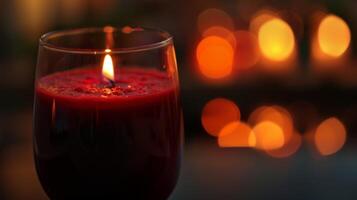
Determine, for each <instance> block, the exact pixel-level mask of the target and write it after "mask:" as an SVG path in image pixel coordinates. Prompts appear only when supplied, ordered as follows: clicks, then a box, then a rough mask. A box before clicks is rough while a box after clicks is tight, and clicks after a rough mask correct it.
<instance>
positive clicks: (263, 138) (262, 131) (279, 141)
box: [253, 121, 284, 150]
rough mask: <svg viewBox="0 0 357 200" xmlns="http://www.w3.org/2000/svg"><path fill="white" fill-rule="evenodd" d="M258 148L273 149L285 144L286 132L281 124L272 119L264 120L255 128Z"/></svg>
mask: <svg viewBox="0 0 357 200" xmlns="http://www.w3.org/2000/svg"><path fill="white" fill-rule="evenodd" d="M253 133H254V134H255V139H256V148H258V149H263V150H273V149H278V148H281V147H282V146H283V145H284V133H283V130H282V129H281V128H280V126H279V125H277V124H275V123H274V122H271V121H263V122H260V123H259V124H257V125H256V126H255V127H254V128H253Z"/></svg>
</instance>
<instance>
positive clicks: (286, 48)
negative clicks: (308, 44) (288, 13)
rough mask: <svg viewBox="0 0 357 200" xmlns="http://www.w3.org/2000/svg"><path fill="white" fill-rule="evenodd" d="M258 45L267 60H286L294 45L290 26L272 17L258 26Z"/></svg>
mask: <svg viewBox="0 0 357 200" xmlns="http://www.w3.org/2000/svg"><path fill="white" fill-rule="evenodd" d="M258 42H259V47H260V50H261V52H262V54H263V55H264V57H266V58H267V59H269V60H272V61H276V62H280V61H285V60H287V59H288V58H289V57H290V56H291V55H292V53H293V50H294V47H295V38H294V33H293V31H292V29H291V27H290V26H289V25H288V24H287V23H286V22H285V21H283V20H281V19H279V18H273V19H270V20H268V21H266V22H265V23H263V24H262V26H261V27H260V28H259V32H258Z"/></svg>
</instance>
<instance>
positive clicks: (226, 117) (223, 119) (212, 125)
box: [201, 98, 240, 136]
mask: <svg viewBox="0 0 357 200" xmlns="http://www.w3.org/2000/svg"><path fill="white" fill-rule="evenodd" d="M239 120H240V111H239V108H238V107H237V105H236V104H235V103H234V102H232V101H230V100H228V99H224V98H216V99H213V100H211V101H209V102H208V103H207V104H206V105H205V107H204V108H203V111H202V116H201V122H202V126H203V128H204V129H205V130H206V131H207V133H209V134H211V135H213V136H218V134H219V132H220V131H221V129H222V128H223V127H224V126H226V125H227V124H229V123H230V122H234V121H239Z"/></svg>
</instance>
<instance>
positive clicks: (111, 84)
mask: <svg viewBox="0 0 357 200" xmlns="http://www.w3.org/2000/svg"><path fill="white" fill-rule="evenodd" d="M109 84H110V86H109V88H113V87H115V82H114V81H113V80H110V79H109Z"/></svg>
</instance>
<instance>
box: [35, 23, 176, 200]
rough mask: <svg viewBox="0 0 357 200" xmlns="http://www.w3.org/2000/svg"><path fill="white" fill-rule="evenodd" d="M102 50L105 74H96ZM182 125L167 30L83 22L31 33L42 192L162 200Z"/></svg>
mask: <svg viewBox="0 0 357 200" xmlns="http://www.w3.org/2000/svg"><path fill="white" fill-rule="evenodd" d="M107 55H109V57H110V58H111V60H112V63H113V66H114V75H113V73H112V75H113V77H114V78H113V77H112V78H113V79H111V77H108V76H106V75H105V73H103V68H102V67H103V65H104V60H106V58H107ZM182 138H183V126H182V117H181V106H180V98H179V83H178V73H177V66H176V58H175V50H174V46H173V40H172V37H171V36H170V35H169V34H168V33H167V32H164V31H160V30H154V29H149V28H131V27H124V28H121V29H119V28H113V27H104V28H85V29H77V30H68V31H60V32H52V33H48V34H45V35H44V36H42V37H41V39H40V46H39V54H38V63H37V69H36V81H35V103H34V156H35V163H36V169H37V173H38V176H39V179H40V182H41V184H42V187H43V188H44V190H45V191H46V193H47V195H48V196H49V197H50V198H51V199H72V198H77V199H93V198H97V199H112V198H116V199H155V200H158V199H166V198H168V197H169V195H170V193H171V192H172V190H173V188H174V187H175V184H176V182H177V178H178V174H179V168H180V160H181V150H182Z"/></svg>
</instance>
